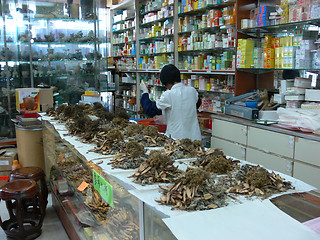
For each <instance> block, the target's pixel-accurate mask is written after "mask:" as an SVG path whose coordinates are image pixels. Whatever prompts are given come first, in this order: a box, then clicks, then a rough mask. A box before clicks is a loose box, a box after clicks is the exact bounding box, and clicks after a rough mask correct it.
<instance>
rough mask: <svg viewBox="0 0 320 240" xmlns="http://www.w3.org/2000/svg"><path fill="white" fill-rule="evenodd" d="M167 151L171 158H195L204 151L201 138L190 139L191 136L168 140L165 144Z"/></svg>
mask: <svg viewBox="0 0 320 240" xmlns="http://www.w3.org/2000/svg"><path fill="white" fill-rule="evenodd" d="M164 147H165V153H166V154H167V155H168V156H170V157H171V159H174V160H176V159H183V158H193V157H197V156H200V155H201V154H203V153H204V148H203V147H202V142H201V141H199V140H194V141H192V140H190V139H189V138H185V139H181V140H174V141H167V142H166V144H165V146H164Z"/></svg>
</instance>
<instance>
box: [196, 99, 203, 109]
mask: <svg viewBox="0 0 320 240" xmlns="http://www.w3.org/2000/svg"><path fill="white" fill-rule="evenodd" d="M201 103H202V101H201V98H200V96H198V101H197V104H196V106H197V109H198V108H199V107H200V106H201Z"/></svg>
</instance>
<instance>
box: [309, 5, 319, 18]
mask: <svg viewBox="0 0 320 240" xmlns="http://www.w3.org/2000/svg"><path fill="white" fill-rule="evenodd" d="M319 16H320V0H311V3H310V18H311V19H315V18H319Z"/></svg>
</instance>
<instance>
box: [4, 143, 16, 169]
mask: <svg viewBox="0 0 320 240" xmlns="http://www.w3.org/2000/svg"><path fill="white" fill-rule="evenodd" d="M17 152H18V151H17V149H16V148H4V149H1V150H0V171H11V167H12V162H13V160H14V159H17V158H18V157H17V156H18V154H17Z"/></svg>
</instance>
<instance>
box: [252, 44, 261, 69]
mask: <svg viewBox="0 0 320 240" xmlns="http://www.w3.org/2000/svg"><path fill="white" fill-rule="evenodd" d="M253 65H254V67H255V68H263V48H254V49H253Z"/></svg>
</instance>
